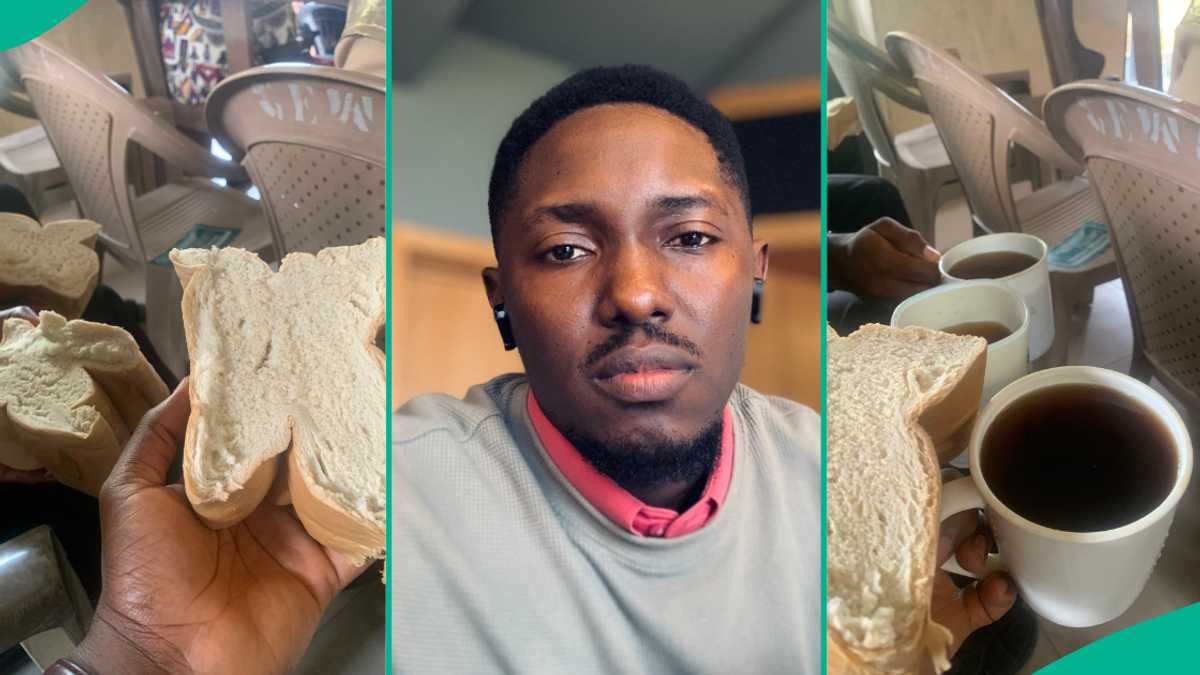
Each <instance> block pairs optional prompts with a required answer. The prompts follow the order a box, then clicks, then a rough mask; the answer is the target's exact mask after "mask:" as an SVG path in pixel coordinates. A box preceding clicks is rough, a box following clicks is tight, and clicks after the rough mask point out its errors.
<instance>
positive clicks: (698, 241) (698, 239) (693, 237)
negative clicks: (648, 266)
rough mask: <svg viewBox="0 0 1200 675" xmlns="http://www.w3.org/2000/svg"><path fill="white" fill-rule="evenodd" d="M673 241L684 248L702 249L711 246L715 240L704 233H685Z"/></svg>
mask: <svg viewBox="0 0 1200 675" xmlns="http://www.w3.org/2000/svg"><path fill="white" fill-rule="evenodd" d="M671 241H672V242H674V243H675V245H677V246H681V247H683V248H700V247H701V246H708V245H709V244H711V243H712V242H713V238H712V237H710V236H708V235H707V234H704V233H703V232H685V233H683V234H681V235H679V236H678V237H675V238H674V239H672V240H671Z"/></svg>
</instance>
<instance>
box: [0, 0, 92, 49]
mask: <svg viewBox="0 0 1200 675" xmlns="http://www.w3.org/2000/svg"><path fill="white" fill-rule="evenodd" d="M83 3H84V0H38V2H13V1H12V0H10V1H9V2H8V3H6V4H7V5H8V6H7V7H5V8H4V9H2V10H0V51H2V50H5V49H12V48H13V47H16V46H18V45H23V44H25V43H26V42H29V41H30V40H32V39H34V38H36V37H38V36H40V35H42V34H43V33H45V32H46V31H48V30H50V29H51V28H54V27H55V26H56V25H58V23H59V22H60V21H62V20H63V19H65V18H67V17H68V16H70V15H71V14H72V13H73V12H74V11H75V10H77V9H79V8H80V7H82V6H83Z"/></svg>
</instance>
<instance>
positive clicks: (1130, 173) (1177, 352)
mask: <svg viewBox="0 0 1200 675" xmlns="http://www.w3.org/2000/svg"><path fill="white" fill-rule="evenodd" d="M1045 111H1046V124H1047V125H1048V126H1049V127H1050V130H1051V131H1052V132H1053V134H1054V136H1055V137H1056V138H1058V139H1059V141H1060V142H1061V143H1062V146H1063V147H1064V148H1065V149H1066V150H1067V151H1068V152H1070V153H1071V154H1072V155H1074V156H1075V157H1077V158H1079V159H1081V160H1082V161H1083V162H1084V163H1085V164H1086V165H1087V169H1088V173H1089V174H1090V176H1091V180H1092V186H1093V189H1094V190H1095V192H1096V196H1097V197H1098V198H1099V200H1100V203H1101V204H1102V205H1103V206H1104V211H1105V214H1106V216H1107V218H1108V225H1109V228H1110V232H1111V234H1112V239H1113V248H1114V250H1115V252H1116V257H1117V265H1118V267H1119V269H1120V271H1121V280H1122V283H1123V284H1124V285H1125V297H1126V301H1127V302H1128V304H1129V309H1130V314H1131V318H1132V320H1133V327H1134V348H1135V349H1137V350H1139V351H1140V353H1141V354H1143V355H1144V356H1145V357H1146V359H1147V361H1148V362H1149V363H1150V364H1151V366H1152V367H1153V368H1154V369H1155V371H1156V373H1155V374H1156V375H1158V376H1159V377H1160V379H1162V380H1163V381H1164V382H1165V383H1167V384H1168V386H1170V387H1171V389H1172V392H1173V393H1177V395H1179V396H1180V397H1181V398H1185V397H1186V398H1187V403H1188V404H1189V405H1190V406H1192V407H1193V409H1200V300H1198V298H1200V106H1196V105H1192V104H1190V103H1187V102H1184V101H1181V100H1179V99H1176V98H1173V97H1170V96H1167V95H1165V94H1162V93H1160V92H1157V91H1153V90H1150V89H1143V88H1141V87H1135V86H1131V85H1126V84H1119V83H1115V82H1104V81H1100V80H1088V81H1083V82H1077V83H1072V84H1068V85H1064V86H1062V87H1059V88H1058V89H1055V90H1054V91H1053V92H1051V93H1050V95H1049V96H1048V97H1047V98H1046V102H1045Z"/></svg>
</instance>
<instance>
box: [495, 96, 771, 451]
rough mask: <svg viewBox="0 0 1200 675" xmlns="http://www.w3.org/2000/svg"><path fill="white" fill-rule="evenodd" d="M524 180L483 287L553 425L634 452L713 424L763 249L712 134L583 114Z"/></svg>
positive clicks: (538, 156) (728, 383)
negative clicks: (507, 324) (503, 317)
mask: <svg viewBox="0 0 1200 675" xmlns="http://www.w3.org/2000/svg"><path fill="white" fill-rule="evenodd" d="M517 184H518V188H517V191H516V194H515V196H514V198H513V200H512V202H511V204H510V207H509V208H508V210H507V211H506V212H505V214H504V216H503V221H502V222H501V223H500V224H499V225H500V226H499V231H498V234H497V242H496V244H497V254H498V257H499V262H500V267H499V269H498V270H496V269H489V270H485V272H484V280H485V284H486V286H487V288H488V296H489V300H490V301H491V303H492V304H498V303H501V302H502V303H504V304H505V307H506V309H507V311H508V314H509V317H510V319H511V322H512V328H513V333H514V336H515V338H516V341H517V345H518V348H519V349H520V354H521V360H522V362H523V363H524V366H525V371H526V373H527V375H528V377H529V382H530V386H531V387H532V389H533V393H534V396H536V397H537V400H538V403H539V404H540V405H541V407H542V408H543V410H544V411H545V412H546V416H547V417H548V418H549V419H550V421H551V422H553V423H554V425H555V426H556V427H558V428H559V429H561V430H563V431H564V432H566V433H568V436H571V435H575V436H577V437H581V438H586V439H589V440H590V441H592V442H594V443H601V444H616V445H622V446H626V447H637V446H649V447H654V446H656V445H661V444H662V443H663V442H667V443H679V442H684V441H687V440H690V439H693V438H695V437H696V436H697V435H699V434H700V433H701V432H702V431H704V430H705V428H706V427H711V425H712V424H713V423H714V422H715V421H717V420H719V416H720V414H721V411H722V409H723V407H724V406H725V403H726V402H727V401H728V399H729V395H730V393H731V392H732V391H733V387H734V385H735V384H736V383H737V379H738V374H739V372H740V371H741V367H742V360H743V355H744V352H745V345H746V329H747V327H748V325H749V317H750V301H751V295H752V291H753V282H754V277H756V276H760V277H761V276H765V274H766V246H765V244H758V245H756V244H755V243H754V242H753V241H752V238H751V235H750V228H749V225H748V223H747V222H746V215H745V208H744V206H743V204H742V201H741V198H740V196H739V193H738V192H737V190H736V189H735V188H734V187H733V186H732V185H730V184H729V182H728V181H727V180H726V179H725V178H724V177H723V176H722V174H721V170H720V166H719V164H718V162H717V157H716V153H715V152H714V151H713V149H712V146H711V145H710V144H709V142H708V139H707V137H706V136H705V135H704V134H703V133H702V132H701V131H699V130H698V129H695V128H694V127H692V126H691V125H689V124H688V123H687V122H684V121H683V120H681V119H679V118H677V117H675V116H673V115H671V114H670V113H667V112H665V111H662V110H660V109H658V108H654V107H651V106H646V105H638V104H616V105H604V106H597V107H592V108H587V109H584V110H581V111H579V112H576V113H574V114H572V115H571V116H569V117H567V118H566V119H564V120H562V121H561V122H559V123H558V124H557V125H555V126H554V127H553V128H552V129H551V130H550V131H549V132H548V133H547V134H546V135H545V136H543V137H542V138H541V139H539V140H538V142H537V143H535V144H534V145H533V146H532V147H531V148H530V150H529V152H528V154H527V155H526V157H525V159H524V161H523V162H522V165H521V170H520V174H519V176H518V181H517Z"/></svg>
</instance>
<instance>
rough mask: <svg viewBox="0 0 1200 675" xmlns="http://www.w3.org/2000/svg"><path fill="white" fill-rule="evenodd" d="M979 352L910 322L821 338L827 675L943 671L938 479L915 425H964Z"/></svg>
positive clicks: (946, 636)
mask: <svg viewBox="0 0 1200 675" xmlns="http://www.w3.org/2000/svg"><path fill="white" fill-rule="evenodd" d="M986 350H987V343H986V342H985V341H984V340H983V339H982V338H976V337H965V336H958V335H950V334H947V333H941V332H938V331H933V330H929V329H926V328H915V327H914V328H890V327H887V326H879V325H869V326H864V327H863V328H861V329H859V330H858V331H856V332H855V333H853V334H851V335H850V336H848V337H844V338H839V337H833V336H831V337H829V340H828V349H827V354H828V366H827V373H828V379H827V382H828V416H829V418H828V444H827V448H828V459H827V465H826V467H827V475H826V483H827V490H828V492H827V494H828V498H827V505H828V511H827V518H828V519H827V521H826V529H827V534H828V537H827V544H826V546H827V555H828V567H827V570H826V574H827V582H828V597H827V603H828V619H829V620H828V632H827V636H826V637H827V644H828V647H829V664H830V672H831V673H832V672H840V673H872V674H873V673H909V672H915V671H916V670H917V669H918V668H919V667H920V666H921V665H922V663H923V662H924V660H925V659H929V658H932V659H933V661H934V664H935V666H936V667H937V669H938V670H939V671H941V670H945V669H946V668H948V667H949V663H948V661H947V660H946V648H947V646H948V644H949V641H950V633H949V631H947V630H946V629H945V628H944V627H942V626H940V625H938V624H937V623H934V622H933V621H932V619H931V618H930V594H931V592H932V589H933V575H934V573H935V572H936V569H935V563H936V561H935V557H936V555H937V534H938V522H937V517H938V508H939V497H940V493H941V481H940V476H939V471H938V463H937V458H936V455H935V450H934V443H933V440H932V439H931V438H930V435H929V434H928V433H927V432H926V430H925V429H923V428H922V425H921V420H923V419H927V418H933V419H959V420H965V422H966V423H967V424H969V423H970V422H971V420H972V419H973V411H974V409H975V408H977V407H978V406H979V400H980V396H981V394H982V377H981V376H979V377H976V376H975V373H976V372H979V373H982V370H983V368H984V366H985V360H986ZM944 410H949V411H951V412H949V413H946V412H944ZM963 410H967V411H969V414H966V415H965V416H964V414H963V412H962V411H963ZM835 667H836V669H835Z"/></svg>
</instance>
